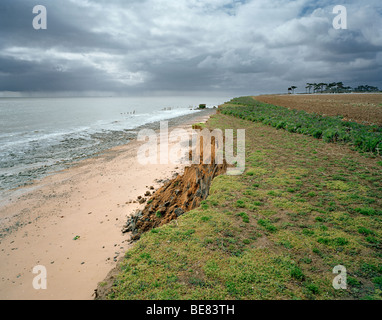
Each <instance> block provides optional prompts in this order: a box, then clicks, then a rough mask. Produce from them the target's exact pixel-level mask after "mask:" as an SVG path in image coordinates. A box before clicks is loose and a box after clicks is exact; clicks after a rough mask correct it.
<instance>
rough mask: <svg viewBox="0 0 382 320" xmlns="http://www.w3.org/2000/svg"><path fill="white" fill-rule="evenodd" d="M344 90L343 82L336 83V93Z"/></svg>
mask: <svg viewBox="0 0 382 320" xmlns="http://www.w3.org/2000/svg"><path fill="white" fill-rule="evenodd" d="M343 89H344V83H343V82H337V92H342V91H343Z"/></svg>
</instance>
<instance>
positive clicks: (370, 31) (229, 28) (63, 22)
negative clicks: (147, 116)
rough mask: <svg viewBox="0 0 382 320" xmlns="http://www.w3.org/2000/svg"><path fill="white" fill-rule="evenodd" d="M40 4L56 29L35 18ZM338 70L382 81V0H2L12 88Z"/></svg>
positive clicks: (272, 87)
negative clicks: (343, 23)
mask: <svg viewBox="0 0 382 320" xmlns="http://www.w3.org/2000/svg"><path fill="white" fill-rule="evenodd" d="M36 5H44V6H45V7H46V9H47V30H35V29H34V28H33V26H32V21H33V19H34V17H35V16H36V14H33V13H32V9H33V7H34V6H36ZM336 5H344V6H345V7H346V9H347V27H348V29H347V30H336V29H334V27H333V24H332V23H333V19H334V18H335V16H336V14H333V8H334V6H336ZM338 81H343V82H344V83H345V85H350V86H357V85H360V84H369V85H374V86H378V87H379V88H380V89H382V1H380V0H368V1H355V0H354V1H339V0H338V1H331V0H319V1H311V0H294V1H288V0H276V1H269V0H241V1H238V0H54V1H52V0H49V1H47V0H0V92H1V91H13V92H22V93H25V94H28V93H33V92H34V93H36V92H37V93H54V94H64V93H80V94H82V93H84V94H92V93H96V92H97V93H105V94H109V93H115V94H119V95H125V94H126V95H142V94H146V95H150V94H166V95H168V94H192V93H196V92H198V93H200V92H204V93H210V94H211V95H216V94H224V95H230V96H231V95H234V96H236V95H247V94H258V93H279V92H286V91H287V88H288V87H289V86H291V85H296V86H297V87H298V89H297V92H299V91H305V84H306V83H307V82H338Z"/></svg>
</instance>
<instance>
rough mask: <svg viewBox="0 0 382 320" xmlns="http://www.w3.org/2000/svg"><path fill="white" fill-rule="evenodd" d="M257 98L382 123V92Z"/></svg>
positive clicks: (299, 108) (355, 120) (297, 107)
mask: <svg viewBox="0 0 382 320" xmlns="http://www.w3.org/2000/svg"><path fill="white" fill-rule="evenodd" d="M254 98H255V99H256V100H258V101H261V102H265V103H270V104H273V105H276V106H282V107H287V108H291V109H296V110H304V111H307V112H314V113H318V114H322V115H328V116H342V117H344V119H345V120H346V121H354V122H358V123H365V124H376V125H380V126H381V125H382V94H304V95H263V96H256V97H254Z"/></svg>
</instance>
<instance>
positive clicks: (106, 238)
mask: <svg viewBox="0 0 382 320" xmlns="http://www.w3.org/2000/svg"><path fill="white" fill-rule="evenodd" d="M212 112H213V111H211V112H210V114H211V113H212ZM208 117H209V114H208V112H204V113H202V114H200V115H196V116H193V117H190V118H189V119H188V121H187V122H184V123H182V124H181V125H178V127H181V128H184V129H186V130H188V132H190V130H191V124H192V123H196V122H203V121H205V120H207V119H208ZM171 129H173V127H172V128H171ZM171 129H170V130H171ZM142 144H143V142H138V141H132V142H130V143H129V144H127V145H124V146H121V147H116V148H113V149H110V150H108V151H107V152H105V153H103V154H101V155H99V156H98V157H95V158H91V159H87V160H84V161H81V162H79V163H78V164H76V165H74V166H73V167H71V168H69V169H66V170H63V171H61V172H58V173H56V174H54V175H51V176H48V177H46V178H44V179H42V180H41V181H37V182H36V183H35V184H33V185H32V186H31V187H28V188H27V189H20V190H18V191H14V192H13V193H12V198H11V199H10V200H9V199H8V202H7V203H6V204H3V206H0V221H1V229H3V228H4V227H9V232H8V233H7V234H5V235H3V237H2V238H1V240H0V299H2V300H8V299H27V300H41V299H44V300H45V299H49V300H64V299H65V300H67V299H69V300H89V299H92V298H93V296H92V294H93V293H94V289H96V287H97V284H98V282H100V281H102V280H103V279H105V277H106V276H107V274H108V272H109V271H110V270H111V269H113V268H114V267H115V266H116V261H117V260H118V259H119V258H120V257H122V256H123V255H124V254H125V252H126V251H127V250H128V249H129V247H130V244H129V238H130V235H129V234H123V233H122V232H121V230H122V228H123V225H124V224H125V223H126V220H127V217H128V216H129V215H130V214H132V213H133V212H134V211H135V210H137V209H141V208H143V207H144V204H139V203H131V201H135V200H136V199H137V197H138V196H143V195H144V194H145V192H146V191H148V190H149V189H150V187H151V186H153V187H154V188H155V189H158V188H159V187H160V186H161V182H160V180H165V179H170V178H172V177H173V175H174V174H176V173H178V174H179V173H182V172H183V169H184V166H183V165H177V164H167V165H160V164H158V165H146V166H143V165H140V164H139V163H138V161H137V150H138V148H139V146H140V145H142ZM170 148H171V145H170ZM151 191H152V190H151ZM37 265H42V266H44V267H45V268H46V271H47V289H46V290H36V289H34V288H33V285H32V283H33V279H34V277H36V276H38V274H33V273H32V270H33V268H34V267H35V266H37Z"/></svg>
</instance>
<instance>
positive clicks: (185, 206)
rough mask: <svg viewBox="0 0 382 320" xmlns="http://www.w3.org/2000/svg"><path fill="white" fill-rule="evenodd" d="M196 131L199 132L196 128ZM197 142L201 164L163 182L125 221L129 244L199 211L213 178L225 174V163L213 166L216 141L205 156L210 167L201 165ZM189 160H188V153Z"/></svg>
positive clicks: (201, 151)
mask: <svg viewBox="0 0 382 320" xmlns="http://www.w3.org/2000/svg"><path fill="white" fill-rule="evenodd" d="M195 129H201V128H198V127H195ZM200 141H203V140H201V139H198V144H197V147H196V149H197V150H200V153H199V154H198V155H197V156H199V158H200V164H192V165H191V166H188V167H186V168H185V170H184V174H182V175H179V176H177V177H176V178H174V179H172V180H170V181H168V182H166V183H165V184H164V186H162V187H161V188H160V189H159V190H158V191H156V192H155V194H154V195H153V196H152V197H151V198H150V199H149V200H148V201H147V205H146V206H145V208H144V209H143V210H140V211H137V212H136V213H135V214H134V215H132V216H131V217H130V218H129V219H128V221H127V224H126V225H125V227H124V229H123V232H124V233H126V232H132V238H131V240H133V241H135V240H138V239H139V238H140V237H141V235H142V233H144V232H146V231H149V230H151V229H153V228H156V227H159V226H162V225H164V224H167V223H169V222H170V221H172V220H175V219H177V218H178V217H179V216H181V215H183V214H184V213H186V212H188V211H190V210H192V209H194V208H196V207H198V206H199V205H200V203H201V201H203V200H205V199H206V198H207V196H208V194H209V189H210V185H211V182H212V180H213V179H214V177H215V176H218V175H220V174H223V173H225V172H226V169H227V164H226V162H225V161H224V162H223V164H217V163H215V139H212V141H211V149H210V150H211V154H210V155H208V156H210V157H211V164H203V155H204V150H203V143H200ZM206 152H209V150H208V151H206ZM189 156H190V158H191V156H192V154H191V152H190V155H189ZM139 200H142V199H139ZM143 201H144V200H143Z"/></svg>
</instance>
